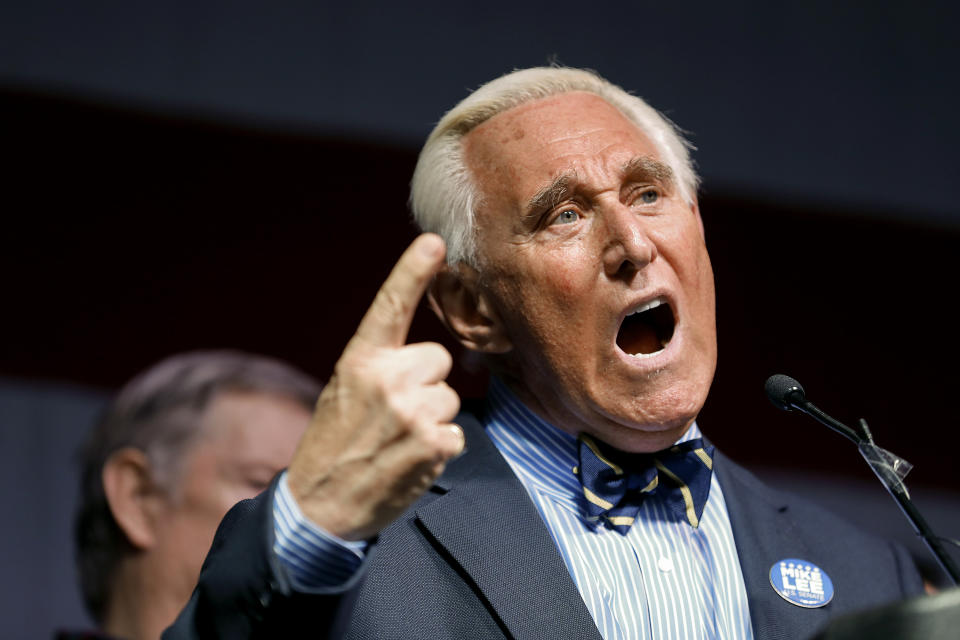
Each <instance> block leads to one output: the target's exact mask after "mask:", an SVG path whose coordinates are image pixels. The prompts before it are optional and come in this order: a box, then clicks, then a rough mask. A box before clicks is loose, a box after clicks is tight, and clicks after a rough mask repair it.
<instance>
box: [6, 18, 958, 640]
mask: <svg viewBox="0 0 960 640" xmlns="http://www.w3.org/2000/svg"><path fill="white" fill-rule="evenodd" d="M958 13H960V12H958V10H957V9H956V7H955V5H954V4H953V3H948V2H946V1H931V2H918V3H909V4H908V3H905V2H891V1H880V2H875V3H870V4H864V3H856V2H850V1H840V2H825V1H814V2H805V3H792V4H785V3H769V2H757V1H745V2H728V3H716V2H707V1H706V0H698V1H694V2H674V3H663V2H659V3H648V2H634V3H622V2H617V3H613V2H610V3H607V2H594V3H590V4H589V6H585V5H583V3H575V2H572V1H571V0H558V1H556V2H553V3H549V4H547V3H523V2H511V3H489V4H487V5H484V6H479V5H477V4H475V3H472V4H468V3H462V2H455V1H448V2H439V1H435V0H434V1H428V2H419V3H386V2H367V3H353V4H352V5H351V6H347V4H346V3H344V4H333V3H321V2H276V3H271V4H269V5H267V4H264V3H252V2H242V1H241V2H186V1H184V0H171V1H169V2H165V3H146V2H119V1H112V2H106V1H100V2H96V1H94V2H86V3H70V2H66V1H63V0H35V1H34V2H30V3H16V4H15V3H9V2H8V3H5V4H4V5H3V6H2V8H0V108H2V113H3V117H2V118H0V131H2V138H0V139H2V141H3V156H4V159H5V162H4V165H5V168H4V169H3V173H2V175H3V178H2V183H0V184H2V185H3V189H2V195H0V210H2V211H3V233H2V235H0V247H2V251H0V267H2V273H3V281H2V282H3V289H2V291H3V311H2V314H0V328H2V331H3V334H2V335H3V338H2V346H0V376H2V377H0V456H2V461H0V463H2V469H3V480H4V482H3V483H2V488H0V497H2V504H4V505H7V509H8V513H7V517H5V518H4V521H3V523H2V524H0V534H2V537H0V542H2V545H0V549H2V550H0V554H2V555H0V566H2V567H3V568H4V575H5V578H6V579H5V580H4V581H3V583H2V586H0V602H2V603H3V604H2V605H0V611H3V613H5V614H6V615H5V616H4V617H5V620H6V621H7V622H6V623H5V626H6V632H5V633H4V635H5V637H12V638H19V637H25V638H27V637H46V636H49V634H50V632H51V630H52V629H54V628H61V627H76V626H84V625H86V624H87V622H86V620H85V617H84V614H83V612H82V609H81V607H80V605H79V598H78V596H77V595H76V590H75V586H74V583H75V579H76V578H75V576H74V574H73V568H72V564H71V562H72V560H71V558H72V549H71V546H70V531H69V528H70V519H71V517H72V509H73V502H74V497H75V496H74V492H75V490H76V480H75V477H76V473H77V470H76V467H75V465H74V462H73V458H72V456H73V452H74V451H75V448H76V445H77V443H78V442H79V440H80V439H81V438H82V436H83V435H84V433H85V432H86V430H87V429H88V428H89V426H90V424H91V421H92V420H93V417H94V416H95V415H96V412H97V411H98V410H99V408H100V407H101V406H102V403H103V402H104V399H105V398H107V397H108V396H109V394H110V393H111V392H112V391H114V390H115V389H116V388H117V387H118V386H119V385H120V384H121V383H122V382H123V381H125V380H126V379H128V378H129V377H131V376H132V375H133V374H134V373H135V372H137V371H139V370H141V369H143V368H145V367H146V366H149V365H150V364H151V363H153V362H155V361H156V360H158V359H160V358H161V357H163V356H165V355H168V354H170V353H172V352H175V351H182V350H186V349H194V348H212V347H232V348H240V349H246V350H250V351H256V352H261V353H267V354H270V355H273V356H276V357H280V358H284V359H286V360H288V361H291V362H293V363H295V364H297V365H299V366H300V367H302V368H304V369H306V370H307V371H309V372H311V373H313V374H314V375H316V376H318V377H320V378H326V377H327V376H328V375H329V372H330V370H331V368H332V366H333V363H334V362H335V360H336V357H337V355H338V354H339V352H340V350H341V349H342V347H343V345H344V344H345V342H346V341H347V339H348V338H349V336H350V334H351V333H352V331H353V328H354V327H355V324H356V322H357V320H358V318H359V317H360V316H361V315H362V313H363V310H364V309H365V308H366V306H367V304H368V303H369V301H370V299H371V298H372V296H373V294H374V292H375V291H376V289H377V287H378V286H379V283H380V282H381V280H382V279H383V277H385V275H386V273H387V272H388V271H389V268H390V267H391V266H392V264H393V262H394V260H395V259H396V257H397V256H398V255H399V253H400V252H401V250H402V248H403V247H404V246H405V244H406V242H408V241H409V240H410V239H412V238H413V237H414V234H415V232H414V231H413V229H412V227H411V225H410V224H409V222H408V213H407V210H406V205H405V198H406V189H407V183H408V181H409V176H410V174H411V171H412V167H413V164H414V162H415V160H416V152H417V149H418V147H419V144H420V143H421V141H422V140H423V138H424V137H425V136H426V134H427V132H428V131H429V130H430V128H431V126H432V123H434V122H435V121H436V120H437V119H438V118H439V117H440V115H441V114H442V112H443V111H444V110H445V109H447V108H449V107H450V106H452V105H453V104H454V103H455V102H456V101H457V100H459V99H460V98H462V97H463V96H465V95H466V93H467V91H468V90H469V89H471V88H475V87H476V86H478V85H479V84H481V83H482V82H484V81H486V80H489V79H491V78H493V77H495V76H497V75H499V74H501V73H504V72H506V71H509V70H511V69H513V68H517V67H524V66H530V65H537V64H546V63H551V62H559V63H562V64H567V65H572V66H583V67H589V68H593V69H596V70H597V71H599V72H600V73H601V74H603V75H605V76H606V77H608V78H609V79H611V80H613V81H615V82H617V83H619V84H621V85H623V86H624V87H626V88H628V89H630V90H632V91H634V92H636V93H638V94H639V95H641V96H643V97H644V98H646V99H648V100H649V101H650V102H651V103H652V104H654V105H655V106H657V107H658V108H660V109H661V110H663V111H665V112H666V114H667V115H668V116H669V117H671V118H672V119H674V120H675V121H676V122H678V123H679V124H680V125H681V126H682V127H683V128H684V129H686V130H687V131H688V132H689V134H690V139H691V140H692V141H693V143H694V144H695V145H696V146H697V147H698V151H697V152H696V153H695V155H694V157H695V159H696V161H697V163H698V166H699V169H700V171H701V173H702V175H703V177H704V186H703V189H702V192H701V206H702V210H703V212H704V219H705V224H706V228H707V241H708V246H709V247H710V250H711V256H712V258H713V260H714V267H715V270H716V277H717V287H718V312H719V336H720V354H721V355H720V364H719V369H718V372H717V379H716V382H715V385H714V389H713V393H712V395H711V398H710V400H709V401H708V404H707V406H706V407H705V409H704V413H703V415H702V417H701V419H700V423H701V425H702V427H703V428H704V430H705V431H706V432H707V433H708V434H709V435H710V436H711V437H712V438H713V439H714V441H716V442H717V444H718V445H719V446H720V447H722V448H723V449H724V450H725V451H727V453H728V454H730V455H732V456H733V457H734V458H737V459H740V460H741V461H743V462H745V463H748V464H750V465H752V466H754V467H758V468H759V469H760V470H761V471H762V472H763V473H764V475H765V476H766V477H767V478H769V479H770V480H771V482H774V483H776V484H784V485H787V486H792V487H794V488H797V489H799V490H801V491H803V492H806V493H808V494H810V495H812V496H814V497H815V498H818V499H820V500H822V501H825V502H827V503H828V506H830V507H831V508H835V509H836V510H838V511H841V512H844V513H847V514H848V515H850V516H851V517H854V518H856V519H859V520H861V521H862V522H863V523H864V524H865V525H867V526H869V527H872V528H875V529H876V530H878V531H879V532H880V533H883V534H885V535H891V536H895V537H899V538H901V539H903V540H904V541H905V542H906V543H908V544H911V545H913V547H914V549H915V551H916V553H917V554H918V557H921V558H923V557H924V556H923V551H922V550H921V549H920V548H919V546H918V545H916V541H915V540H913V538H912V536H911V533H910V532H909V530H908V529H907V527H906V525H905V524H904V523H903V521H902V518H901V516H900V515H899V514H898V513H897V511H896V507H895V506H894V505H893V502H892V501H891V500H890V499H889V498H887V497H886V496H885V495H884V494H883V490H882V489H881V488H880V487H879V485H877V484H876V482H875V480H873V478H872V477H871V475H870V472H869V471H868V470H867V469H866V466H865V465H864V464H863V462H862V461H861V460H859V459H858V457H859V456H858V454H857V453H856V451H854V450H853V449H852V447H850V446H848V445H847V443H846V442H845V441H843V440H842V439H840V438H839V437H838V436H836V435H834V434H832V433H829V432H827V431H826V430H825V429H823V428H821V427H818V426H816V425H815V424H813V423H809V422H806V421H805V420H804V419H802V418H800V417H798V416H794V415H787V414H782V413H779V412H777V411H776V410H775V409H773V408H772V407H771V406H770V405H769V403H768V402H767V401H766V400H765V399H764V397H763V394H762V391H761V388H762V384H763V381H764V379H765V378H766V377H767V376H768V375H770V374H772V373H776V372H784V373H788V374H790V375H793V376H794V377H796V378H798V379H800V380H801V381H802V382H803V383H804V384H805V386H806V387H807V391H808V394H809V396H810V397H811V399H813V400H814V401H815V402H817V403H818V404H819V405H820V406H821V407H822V408H824V409H825V410H827V411H828V412H831V413H834V414H836V415H837V417H839V418H840V419H842V420H845V421H855V420H856V418H859V417H861V416H862V417H865V418H867V420H868V421H869V422H870V425H871V427H872V428H873V431H874V434H875V436H876V438H877V441H878V443H879V444H880V445H881V446H883V447H885V448H887V449H890V450H892V451H895V452H896V453H898V454H900V455H901V456H903V457H905V458H907V459H908V460H910V461H911V462H913V463H914V464H915V465H916V470H915V471H914V473H913V475H912V476H911V478H910V480H911V484H910V486H911V488H912V489H913V493H914V494H915V496H916V497H917V499H918V501H919V502H920V504H921V506H925V507H927V508H928V509H929V511H930V515H929V518H930V520H931V522H932V524H934V526H935V529H936V530H937V531H938V532H940V533H941V534H943V535H952V536H954V537H956V536H958V535H960V522H958V520H957V518H958V514H960V498H958V495H960V483H958V481H957V479H956V476H955V471H954V467H955V465H954V463H953V460H952V456H951V455H950V452H951V451H954V450H956V449H957V448H958V446H960V436H958V429H957V426H958V424H957V419H956V417H955V410H954V406H953V400H954V395H953V394H954V393H956V389H957V385H958V383H960V374H958V371H957V362H958V357H960V338H958V336H957V326H956V325H957V323H956V322H955V320H954V318H955V307H956V305H955V302H954V300H955V298H956V296H957V292H958V287H957V284H956V277H957V272H958V269H957V266H956V259H955V256H956V254H957V248H958V240H960V206H958V205H957V199H956V197H955V190H956V186H955V185H956V182H957V179H958V177H960V162H958V160H957V156H956V153H955V151H956V149H957V148H958V144H960V125H958V123H957V119H956V114H957V113H958V112H960V92H958V88H957V80H956V77H957V76H956V70H957V67H958V63H960V55H958V45H957V41H956V37H955V34H954V33H953V31H954V28H955V25H956V24H957V19H958V17H960V15H958ZM437 338H440V339H445V337H444V334H443V332H442V329H441V327H440V325H439V324H438V323H437V322H436V321H435V320H434V319H433V318H432V317H430V315H429V314H428V313H424V312H423V311H422V310H421V312H420V313H419V314H418V317H417V319H416V322H415V326H414V328H413V332H412V339H415V340H420V339H437ZM446 344H448V345H449V346H450V347H451V349H454V350H456V348H455V347H454V346H453V345H452V344H451V343H450V341H449V340H447V341H446ZM453 382H454V384H455V386H456V387H457V388H458V389H460V390H461V391H462V392H463V394H464V395H476V394H479V393H482V391H483V388H484V384H485V380H484V377H483V375H482V374H480V373H477V372H473V371H468V370H466V369H462V368H461V369H458V370H456V371H455V372H454V374H453Z"/></svg>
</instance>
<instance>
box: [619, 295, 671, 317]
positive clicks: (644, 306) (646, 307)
mask: <svg viewBox="0 0 960 640" xmlns="http://www.w3.org/2000/svg"><path fill="white" fill-rule="evenodd" d="M664 302H666V300H664V299H663V298H654V299H653V300H651V301H649V302H645V303H643V304H642V305H640V306H639V307H637V308H636V309H634V310H633V311H631V312H630V313H628V314H627V315H628V316H632V315H634V314H637V313H643V312H644V311H650V309H656V308H657V307H659V306H660V305H662V304H663V303H664Z"/></svg>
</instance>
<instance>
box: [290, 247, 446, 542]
mask: <svg viewBox="0 0 960 640" xmlns="http://www.w3.org/2000/svg"><path fill="white" fill-rule="evenodd" d="M444 255H445V248H444V245H443V240H441V239H440V237H439V236H436V235H434V234H423V235H421V236H420V237H418V238H417V239H416V240H415V241H414V242H413V244H411V245H410V247H408V248H407V250H406V251H405V252H404V254H403V255H402V256H401V257H400V260H399V261H398V262H397V264H396V266H395V267H394V268H393V271H391V273H390V275H389V277H387V280H386V282H384V283H383V286H382V287H381V288H380V291H379V292H378V293H377V297H376V298H375V299H374V301H373V304H372V305H371V306H370V308H369V309H368V310H367V313H366V315H364V317H363V320H361V321H360V326H359V328H358V329H357V332H356V333H355V334H354V336H353V338H351V340H350V342H349V343H348V344H347V346H346V348H345V349H344V351H343V354H342V355H341V356H340V360H339V361H338V362H337V365H336V367H335V369H334V373H333V377H332V378H331V379H330V382H329V383H328V384H327V385H326V387H325V388H324V390H323V393H322V394H321V395H320V400H319V401H318V402H317V409H316V412H315V413H314V416H313V421H312V423H311V425H310V427H309V428H308V429H307V431H306V433H305V434H304V436H303V438H302V439H301V441H300V444H299V445H298V447H297V451H296V453H294V456H293V461H292V462H291V463H290V467H289V470H288V472H287V482H288V484H289V487H290V491H291V493H292V494H293V497H294V499H296V501H297V504H298V505H300V509H301V510H302V511H303V512H304V514H305V515H306V516H307V517H308V518H310V519H311V520H313V521H314V522H315V523H316V524H318V525H320V526H321V527H323V528H324V529H326V530H327V531H329V532H330V533H332V534H334V535H336V536H339V537H340V538H343V539H344V540H362V539H365V538H370V537H372V536H374V535H376V534H377V533H378V532H379V531H380V530H382V529H383V528H384V527H386V526H387V525H388V524H390V523H391V522H392V521H393V520H395V519H396V518H397V517H399V515H400V514H401V513H402V512H403V511H404V510H405V509H406V508H407V507H408V506H410V504H412V503H413V502H414V501H415V500H416V499H417V498H418V497H420V495H422V494H423V492H424V491H426V490H427V489H428V488H429V487H430V486H431V484H432V483H433V481H434V480H435V479H436V478H437V476H439V475H440V473H441V472H442V471H443V468H444V465H445V464H446V462H447V461H448V460H449V459H450V458H451V457H453V456H455V455H457V454H458V453H460V451H461V450H462V449H463V443H464V439H463V431H462V430H461V429H460V427H459V426H457V425H455V424H451V422H450V421H451V420H452V419H453V417H454V416H455V415H456V414H457V412H458V411H459V410H460V398H459V396H457V394H456V392H455V391H454V390H453V389H451V388H450V387H449V386H448V385H447V383H446V382H444V380H445V379H446V377H447V374H449V373H450V368H451V366H452V364H453V359H452V358H451V356H450V353H449V352H448V351H447V350H446V349H444V348H443V347H442V346H441V345H439V344H436V343H421V344H411V345H405V344H404V343H405V342H406V339H407V332H408V331H409V329H410V323H411V321H412V320H413V314H414V311H415V310H416V308H417V304H418V303H419V301H420V298H422V297H423V293H424V291H425V290H426V288H427V286H428V284H429V283H430V280H431V279H432V278H433V276H434V274H435V273H436V272H437V271H438V270H439V269H440V267H441V265H442V264H443V259H444Z"/></svg>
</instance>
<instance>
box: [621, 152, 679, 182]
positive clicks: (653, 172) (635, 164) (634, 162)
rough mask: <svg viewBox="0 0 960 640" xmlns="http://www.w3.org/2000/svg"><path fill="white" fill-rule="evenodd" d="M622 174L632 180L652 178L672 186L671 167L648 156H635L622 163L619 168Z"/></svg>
mask: <svg viewBox="0 0 960 640" xmlns="http://www.w3.org/2000/svg"><path fill="white" fill-rule="evenodd" d="M621 171H622V172H623V175H624V176H628V177H630V178H632V179H633V180H652V181H656V182H659V183H661V184H663V185H664V186H673V183H674V176H673V169H671V168H670V165H668V164H665V163H663V162H660V161H659V160H654V159H653V158H651V157H650V156H636V157H634V158H631V159H630V160H628V161H627V162H626V163H624V165H623V168H622V169H621Z"/></svg>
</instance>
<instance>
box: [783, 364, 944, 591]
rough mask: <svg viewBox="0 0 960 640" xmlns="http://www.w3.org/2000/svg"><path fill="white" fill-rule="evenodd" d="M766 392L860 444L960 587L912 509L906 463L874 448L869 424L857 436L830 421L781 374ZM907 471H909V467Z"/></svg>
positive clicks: (936, 540) (924, 523)
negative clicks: (905, 482)
mask: <svg viewBox="0 0 960 640" xmlns="http://www.w3.org/2000/svg"><path fill="white" fill-rule="evenodd" d="M764 390H765V391H766V392H767V397H768V398H770V402H772V403H773V405H774V406H775V407H777V408H778V409H783V410H784V411H792V410H793V409H796V410H797V411H800V412H801V413H805V414H807V415H808V416H810V417H811V418H813V419H814V420H816V421H817V422H820V423H822V424H825V425H826V426H828V427H830V428H831V429H833V430H834V431H836V432H837V433H839V434H840V435H842V436H844V437H846V438H848V439H850V440H852V441H853V442H854V443H855V444H856V445H857V448H858V449H859V450H860V453H861V454H862V455H863V457H864V459H865V460H866V461H867V464H868V465H870V468H871V469H872V470H873V472H874V473H875V474H876V475H877V477H878V478H880V482H882V483H883V486H885V487H886V488H887V491H888V492H889V493H890V495H891V496H892V497H893V499H894V500H895V501H896V502H897V505H898V506H899V507H900V510H901V511H903V515H905V516H906V517H907V520H909V521H910V524H911V525H912V526H913V530H914V531H916V532H917V535H919V536H920V538H921V539H922V540H923V541H924V543H926V545H927V548H928V549H929V550H930V552H931V553H932V554H933V556H934V558H936V560H937V562H938V563H939V564H940V566H941V567H942V568H943V570H944V571H945V572H946V573H947V575H948V576H950V578H951V579H952V580H953V583H954V584H960V569H957V566H956V564H954V562H953V559H952V558H951V557H950V556H948V555H947V553H946V551H944V549H943V546H942V545H941V544H940V538H939V537H938V536H937V535H935V534H934V533H933V531H932V530H931V529H930V525H928V524H927V521H926V520H924V519H923V516H922V515H920V512H919V511H917V508H916V507H915V506H913V501H912V500H910V493H909V492H908V491H907V486H906V485H905V484H903V477H904V476H905V475H906V472H905V471H904V472H902V473H899V472H898V468H897V467H898V465H900V464H903V463H904V462H906V461H904V460H902V459H901V458H899V457H897V456H895V455H894V454H892V453H890V452H889V451H885V450H883V449H881V448H880V447H878V446H877V445H875V444H874V443H873V436H872V435H871V434H870V429H869V427H867V423H866V421H864V420H862V419H861V420H860V429H861V433H857V432H856V431H854V430H853V429H851V428H850V427H848V426H847V425H845V424H843V423H842V422H840V421H839V420H836V419H835V418H831V417H830V416H828V415H827V414H825V413H824V412H823V411H821V410H820V409H818V408H817V407H816V406H814V404H813V403H812V402H810V401H809V400H807V394H806V392H805V391H804V390H803V387H802V386H801V385H800V383H799V382H797V381H796V380H794V379H793V378H791V377H790V376H785V375H783V374H782V373H778V374H776V375H772V376H770V377H769V378H767V382H766V384H765V385H764ZM907 471H909V468H908V469H907Z"/></svg>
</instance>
